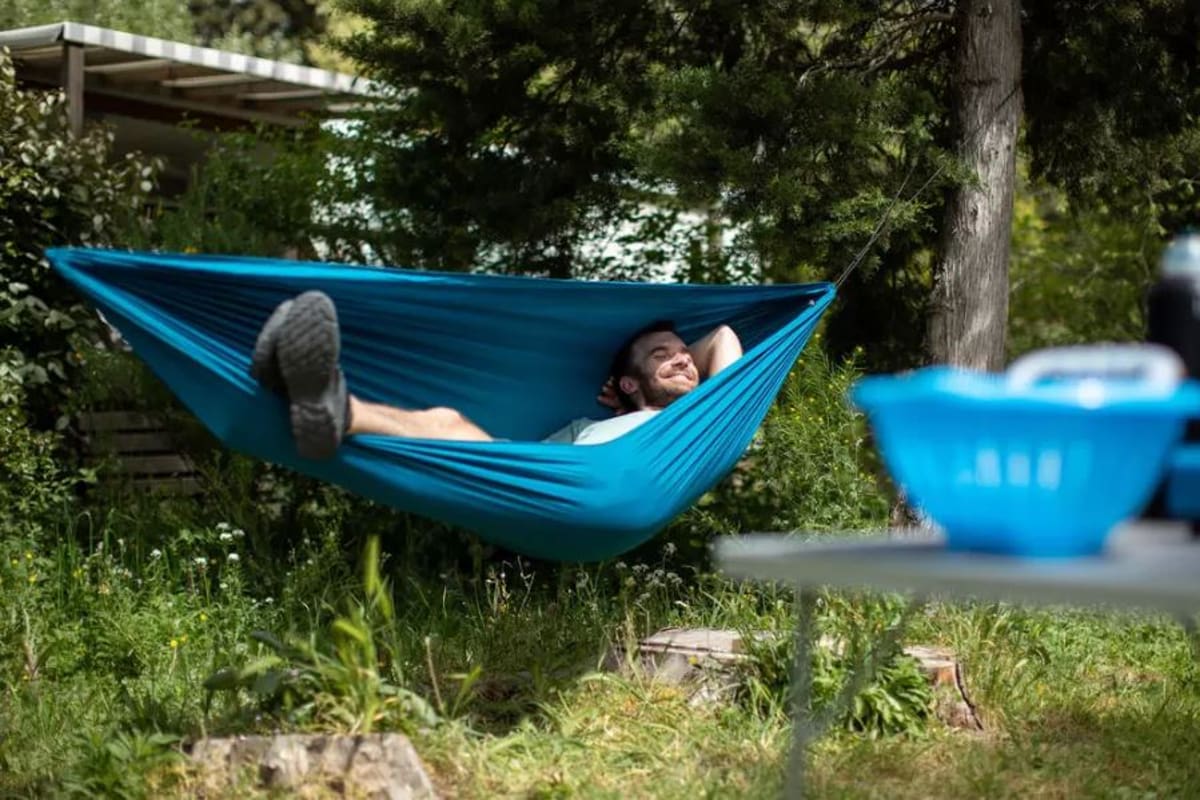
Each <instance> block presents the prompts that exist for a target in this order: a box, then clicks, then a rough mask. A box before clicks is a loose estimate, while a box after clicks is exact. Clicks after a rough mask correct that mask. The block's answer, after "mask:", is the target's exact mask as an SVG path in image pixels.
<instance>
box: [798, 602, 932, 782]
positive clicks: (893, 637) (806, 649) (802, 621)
mask: <svg viewBox="0 0 1200 800" xmlns="http://www.w3.org/2000/svg"><path fill="white" fill-rule="evenodd" d="M924 605H925V596H924V595H914V596H912V597H911V598H910V599H909V603H908V606H907V608H906V609H905V610H904V613H903V614H901V616H900V620H899V622H897V623H896V625H895V626H894V627H892V628H889V629H888V630H887V631H886V632H885V633H884V634H883V636H881V637H880V639H879V640H878V641H877V642H876V643H875V645H874V646H873V647H872V648H871V650H870V652H869V653H868V654H867V655H866V660H865V661H864V662H863V663H861V664H857V665H855V668H854V673H853V674H852V675H851V676H850V678H849V679H847V681H846V685H845V686H843V687H842V690H841V691H840V692H839V693H838V695H837V697H835V698H834V699H833V700H831V701H830V702H829V705H828V707H827V708H825V709H823V710H822V711H821V713H820V714H819V715H817V714H814V713H812V712H811V711H810V710H809V705H810V703H811V701H812V686H813V675H812V648H813V647H814V643H815V642H816V638H815V637H816V629H815V625H814V618H815V616H816V607H817V593H816V592H815V591H813V590H812V589H805V588H803V587H801V588H800V589H799V590H798V593H797V596H796V614H797V617H798V622H797V625H796V657H795V663H794V664H793V668H792V749H791V753H790V754H789V755H788V772H787V780H786V782H785V784H784V796H785V797H787V798H801V797H803V796H804V789H805V780H806V772H807V768H808V745H809V744H810V743H811V742H812V741H813V740H815V739H817V738H819V737H820V736H821V735H822V734H823V733H824V732H825V730H826V729H827V728H828V727H829V726H830V725H832V724H833V723H834V722H835V721H836V720H837V718H838V717H839V716H840V715H841V714H842V713H843V712H844V711H845V710H846V709H848V708H849V707H850V704H851V703H853V702H854V698H855V697H857V696H858V694H859V692H861V691H862V690H863V689H865V688H866V686H867V684H868V683H869V682H870V681H871V679H872V678H874V677H875V670H876V669H877V668H878V666H879V661H880V659H881V658H883V657H884V656H885V655H887V654H888V653H891V652H892V651H893V650H894V649H895V647H896V645H897V644H898V643H899V641H900V637H901V636H903V634H904V630H905V628H907V627H908V620H909V618H910V617H911V616H912V615H913V614H914V613H916V611H917V610H918V609H920V608H921V607H922V606H924Z"/></svg>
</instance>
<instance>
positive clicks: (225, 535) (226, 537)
mask: <svg viewBox="0 0 1200 800" xmlns="http://www.w3.org/2000/svg"><path fill="white" fill-rule="evenodd" d="M217 538H218V539H220V540H221V541H222V542H232V541H233V534H232V533H230V532H229V531H222V532H221V535H220V536H218V537H217Z"/></svg>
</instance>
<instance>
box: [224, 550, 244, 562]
mask: <svg viewBox="0 0 1200 800" xmlns="http://www.w3.org/2000/svg"><path fill="white" fill-rule="evenodd" d="M225 560H226V561H228V562H230V563H233V564H236V563H237V562H239V561H241V560H242V559H241V558H240V557H239V556H238V554H237V553H230V554H229V555H227V556H225Z"/></svg>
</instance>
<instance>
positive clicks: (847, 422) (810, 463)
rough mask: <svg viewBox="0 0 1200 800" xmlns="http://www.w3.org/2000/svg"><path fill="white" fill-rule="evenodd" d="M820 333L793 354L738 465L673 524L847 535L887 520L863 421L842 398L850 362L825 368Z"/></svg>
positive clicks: (853, 370) (692, 531)
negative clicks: (791, 366) (791, 364)
mask: <svg viewBox="0 0 1200 800" xmlns="http://www.w3.org/2000/svg"><path fill="white" fill-rule="evenodd" d="M820 338H821V337H820V335H819V334H818V335H817V337H816V341H814V342H812V343H811V344H810V345H809V346H808V349H807V350H806V351H805V352H804V355H803V356H801V358H800V360H799V361H798V362H797V364H796V366H795V368H794V369H793V371H792V373H791V375H790V376H789V377H788V380H787V383H786V384H785V385H784V387H783V390H782V391H781V392H780V394H779V398H778V400H777V401H776V404H775V407H774V408H773V409H772V410H771V413H770V415H769V416H768V417H767V420H766V422H765V423H764V424H763V427H762V429H761V431H760V433H759V438H758V440H757V441H756V442H755V443H754V444H753V445H752V446H751V448H750V450H749V451H748V453H747V455H746V457H745V459H744V460H743V462H742V464H741V465H739V466H738V468H737V469H736V470H735V471H734V473H733V474H732V475H731V476H730V477H729V478H728V479H727V480H725V481H724V482H723V483H721V484H720V485H719V486H718V487H717V488H716V489H714V490H713V491H712V492H710V493H709V494H708V495H707V496H706V497H705V498H703V499H702V500H701V502H700V503H699V504H698V506H697V508H696V509H695V510H693V511H692V512H691V513H690V514H689V515H687V516H686V517H685V518H684V519H683V520H682V521H681V522H680V527H681V528H682V529H683V530H684V531H685V532H686V533H687V534H689V535H692V536H697V535H699V537H700V538H701V539H703V538H704V536H705V534H707V533H708V532H717V533H739V532H746V531H794V530H801V529H804V530H854V529H863V528H872V527H880V526H881V525H883V524H884V523H886V521H887V515H888V508H889V505H888V502H889V501H888V495H887V493H886V492H885V491H881V485H880V480H879V477H878V476H879V475H880V474H881V470H880V468H879V462H878V457H877V456H876V454H875V450H874V449H873V447H872V445H871V442H870V439H869V437H868V432H867V426H866V421H865V419H864V417H863V415H862V414H860V413H858V412H857V411H855V410H854V409H853V408H852V407H851V406H850V405H849V403H848V401H847V399H846V393H847V391H848V390H849V388H850V386H851V385H852V384H853V383H854V381H856V380H857V379H858V378H859V377H861V373H860V371H859V369H858V367H857V365H856V363H855V362H854V361H853V360H851V361H845V362H842V363H840V364H835V363H832V362H831V361H830V360H829V359H828V357H827V356H826V355H825V353H824V352H823V350H822V346H821V345H822V343H821V341H820Z"/></svg>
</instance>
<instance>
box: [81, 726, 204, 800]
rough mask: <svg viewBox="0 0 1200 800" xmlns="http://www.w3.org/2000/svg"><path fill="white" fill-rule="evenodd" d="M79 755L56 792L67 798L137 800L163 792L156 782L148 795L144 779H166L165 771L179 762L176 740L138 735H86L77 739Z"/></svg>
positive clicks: (165, 783)
mask: <svg viewBox="0 0 1200 800" xmlns="http://www.w3.org/2000/svg"><path fill="white" fill-rule="evenodd" d="M78 741H79V744H78V749H79V750H80V751H81V753H82V755H81V757H80V759H79V761H78V762H76V763H75V764H73V765H72V766H71V767H70V769H68V770H67V771H66V773H65V774H64V775H63V778H62V782H61V785H60V788H61V790H62V792H63V794H64V795H65V796H67V797H114V798H120V800H138V798H143V797H150V796H154V795H155V794H157V792H159V791H162V790H163V789H165V788H166V787H167V786H168V785H169V783H170V781H169V780H166V779H163V780H161V781H158V782H156V785H155V786H154V790H155V791H154V792H150V791H148V788H149V787H147V776H148V775H149V776H156V774H162V775H164V776H165V775H167V771H166V768H167V767H169V766H171V765H173V764H175V763H176V762H178V761H180V760H181V755H180V753H179V751H178V749H176V745H177V743H178V739H177V738H176V737H174V736H171V735H169V734H164V733H144V732H142V731H133V732H126V731H116V732H115V733H114V732H108V731H105V732H99V731H89V732H86V733H82V734H80V735H79V737H78Z"/></svg>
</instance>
